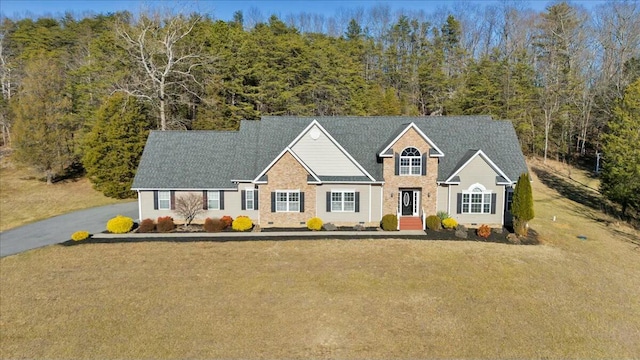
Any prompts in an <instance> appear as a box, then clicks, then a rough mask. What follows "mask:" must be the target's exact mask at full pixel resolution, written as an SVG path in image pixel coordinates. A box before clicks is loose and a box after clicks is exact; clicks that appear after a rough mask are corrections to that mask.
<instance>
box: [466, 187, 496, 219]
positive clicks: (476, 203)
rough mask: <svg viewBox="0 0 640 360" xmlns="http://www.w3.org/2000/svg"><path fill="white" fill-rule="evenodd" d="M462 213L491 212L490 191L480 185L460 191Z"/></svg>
mask: <svg viewBox="0 0 640 360" xmlns="http://www.w3.org/2000/svg"><path fill="white" fill-rule="evenodd" d="M462 213H465V214H489V213H491V192H489V191H486V190H485V189H484V188H482V187H480V186H476V187H473V188H472V189H471V190H470V191H468V192H464V193H462Z"/></svg>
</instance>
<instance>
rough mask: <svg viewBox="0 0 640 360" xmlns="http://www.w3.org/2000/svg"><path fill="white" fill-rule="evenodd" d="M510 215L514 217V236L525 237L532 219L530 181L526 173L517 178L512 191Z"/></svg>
mask: <svg viewBox="0 0 640 360" xmlns="http://www.w3.org/2000/svg"><path fill="white" fill-rule="evenodd" d="M511 213H512V214H513V217H514V228H515V231H516V234H518V235H522V236H526V235H527V229H528V223H529V221H530V220H531V219H533V217H534V213H533V192H532V191H531V181H530V180H529V174H527V173H524V174H522V175H520V178H518V182H517V183H516V188H515V190H514V191H513V204H512V208H511Z"/></svg>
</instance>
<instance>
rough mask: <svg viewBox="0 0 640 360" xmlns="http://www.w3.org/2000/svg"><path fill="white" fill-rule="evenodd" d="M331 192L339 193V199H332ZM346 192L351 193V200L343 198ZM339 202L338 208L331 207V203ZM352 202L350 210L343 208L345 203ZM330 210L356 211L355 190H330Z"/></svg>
mask: <svg viewBox="0 0 640 360" xmlns="http://www.w3.org/2000/svg"><path fill="white" fill-rule="evenodd" d="M333 194H340V200H334V199H333ZM346 194H351V195H352V196H353V200H351V201H347V200H345V198H346V196H345V195H346ZM334 202H335V203H338V202H339V203H340V209H336V208H334V207H333V204H334ZM347 203H353V207H352V210H345V204H347ZM331 212H344V213H354V212H356V191H355V190H331Z"/></svg>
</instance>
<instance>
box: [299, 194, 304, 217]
mask: <svg viewBox="0 0 640 360" xmlns="http://www.w3.org/2000/svg"><path fill="white" fill-rule="evenodd" d="M300 212H304V193H303V192H301V193H300Z"/></svg>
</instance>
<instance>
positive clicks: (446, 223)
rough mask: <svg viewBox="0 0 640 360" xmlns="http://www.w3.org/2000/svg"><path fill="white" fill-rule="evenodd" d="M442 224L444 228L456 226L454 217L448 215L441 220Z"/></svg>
mask: <svg viewBox="0 0 640 360" xmlns="http://www.w3.org/2000/svg"><path fill="white" fill-rule="evenodd" d="M442 226H443V227H444V228H445V229H455V228H456V227H458V222H457V221H456V219H454V218H452V217H449V218H446V219H444V220H442Z"/></svg>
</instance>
